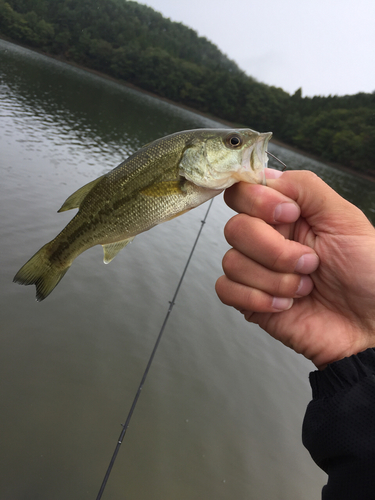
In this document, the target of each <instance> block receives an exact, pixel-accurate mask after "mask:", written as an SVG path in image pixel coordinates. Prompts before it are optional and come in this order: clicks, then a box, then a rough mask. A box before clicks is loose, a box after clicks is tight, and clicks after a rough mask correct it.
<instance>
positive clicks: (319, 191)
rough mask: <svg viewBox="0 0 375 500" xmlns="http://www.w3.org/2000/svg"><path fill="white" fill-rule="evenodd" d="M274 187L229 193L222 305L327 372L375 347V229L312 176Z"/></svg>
mask: <svg viewBox="0 0 375 500" xmlns="http://www.w3.org/2000/svg"><path fill="white" fill-rule="evenodd" d="M267 178H268V180H267V186H261V185H255V184H245V183H243V182H240V183H238V184H235V185H234V186H233V187H231V188H229V189H227V190H226V192H225V201H226V203H227V204H228V205H229V206H230V207H231V208H233V209H234V210H236V211H237V212H239V214H238V215H235V216H234V217H233V218H232V219H231V220H230V221H229V222H228V223H227V225H226V227H225V237H226V239H227V241H228V243H229V244H230V245H231V246H232V247H233V248H232V249H230V250H229V251H228V252H227V253H226V255H225V256H224V259H223V269H224V273H225V275H224V276H221V277H220V278H219V279H218V281H217V283H216V292H217V294H218V296H219V298H220V299H221V301H222V302H224V303H225V304H227V305H230V306H233V307H235V308H236V309H238V310H239V311H240V312H241V313H242V314H244V316H245V318H246V319H247V320H248V321H250V322H253V323H257V324H259V326H260V327H261V328H263V329H264V330H265V331H266V332H268V333H269V334H270V335H271V336H273V337H274V338H276V339H278V340H280V341H281V342H283V343H284V344H285V345H287V346H289V347H291V348H292V349H294V350H295V351H296V352H298V353H301V354H303V355H304V356H305V357H306V358H308V359H310V360H311V361H313V363H314V364H315V365H316V366H317V367H318V368H320V369H321V368H324V367H325V366H326V365H327V364H328V363H331V362H333V361H336V360H339V359H342V358H344V357H346V356H350V355H352V354H357V353H358V352H361V351H363V350H365V349H367V348H368V347H375V229H374V228H373V226H372V225H371V223H370V222H369V221H368V219H367V218H366V217H365V215H364V214H363V213H362V212H361V211H360V210H359V209H358V208H356V207H355V206H354V205H352V204H351V203H349V202H348V201H346V200H344V199H343V198H342V197H341V196H340V195H339V194H337V193H336V192H335V191H334V190H333V189H331V188H330V187H329V186H328V185H327V184H325V183H324V182H323V181H322V180H321V179H319V178H318V177H317V176H316V175H315V174H313V173H311V172H308V171H287V172H284V173H282V175H281V172H277V171H271V170H269V169H267Z"/></svg>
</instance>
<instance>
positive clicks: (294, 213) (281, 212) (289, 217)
mask: <svg viewBox="0 0 375 500" xmlns="http://www.w3.org/2000/svg"><path fill="white" fill-rule="evenodd" d="M300 213H301V211H300V209H299V207H298V205H296V204H295V203H291V202H284V203H279V204H278V205H277V206H276V208H275V213H274V219H275V222H295V221H296V220H297V219H298V217H299V216H300Z"/></svg>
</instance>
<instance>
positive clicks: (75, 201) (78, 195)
mask: <svg viewBox="0 0 375 500" xmlns="http://www.w3.org/2000/svg"><path fill="white" fill-rule="evenodd" d="M104 176H105V175H102V176H101V177H98V178H97V179H95V180H93V181H91V182H89V183H88V184H85V185H84V186H82V187H81V188H79V189H77V191H75V192H74V193H73V194H71V195H70V196H69V198H67V199H66V200H65V201H64V203H63V205H62V207H61V208H60V209H59V210H58V211H57V212H58V213H60V212H66V211H67V210H72V209H73V208H79V207H80V206H81V203H82V202H83V200H84V199H85V198H86V196H87V195H88V194H89V192H90V191H91V190H92V188H93V187H94V186H96V184H98V182H99V181H101V180H102V179H103V177H104Z"/></svg>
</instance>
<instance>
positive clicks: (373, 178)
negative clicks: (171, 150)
mask: <svg viewBox="0 0 375 500" xmlns="http://www.w3.org/2000/svg"><path fill="white" fill-rule="evenodd" d="M0 39H1V40H4V41H5V42H9V43H12V44H14V45H18V46H20V47H23V48H25V49H28V50H31V51H33V52H37V53H38V54H41V55H44V56H47V57H50V58H52V59H55V60H56V61H60V62H62V63H65V64H69V65H70V66H73V67H75V68H79V69H82V70H84V71H87V72H89V73H92V74H94V75H96V76H99V77H100V78H105V79H107V80H111V81H113V82H115V83H118V84H120V85H123V86H124V87H127V88H130V89H133V90H136V91H137V92H140V93H142V94H146V95H149V96H151V97H154V98H155V99H159V100H160V101H164V102H167V103H169V104H172V105H173V106H177V107H179V108H182V109H185V110H187V111H191V112H192V113H195V114H197V115H200V116H203V117H205V118H208V119H210V120H214V121H217V122H218V123H222V124H223V125H227V126H229V127H233V128H236V127H244V125H243V124H240V123H233V122H229V121H227V120H223V119H221V118H217V117H216V116H213V115H210V114H208V113H204V112H202V111H199V110H198V109H195V108H191V107H189V106H186V105H185V104H182V103H178V102H175V101H172V100H171V99H167V98H166V97H161V96H159V95H158V94H155V93H153V92H150V91H148V90H145V89H142V88H140V87H137V86H136V85H133V84H132V83H129V82H126V81H125V80H121V79H118V78H115V77H113V76H110V75H107V74H106V73H103V72H101V71H98V70H95V69H92V68H88V67H86V66H83V65H81V64H78V63H75V62H74V61H69V60H67V59H65V58H64V57H61V56H56V55H54V54H49V53H48V52H43V51H42V50H40V49H37V48H34V47H30V46H28V45H25V44H23V43H19V42H16V41H14V40H12V39H10V38H8V37H6V36H4V35H2V34H0ZM272 142H273V143H274V144H276V145H277V146H281V147H283V148H285V149H289V150H290V151H294V152H295V153H298V154H300V155H303V156H306V157H307V158H311V159H312V160H316V161H318V162H320V163H323V164H324V165H327V166H329V167H332V168H335V169H337V170H341V171H342V172H347V173H350V174H352V175H355V176H357V177H361V178H362V179H366V180H369V181H371V182H375V171H374V174H370V173H363V172H358V171H357V170H355V169H352V168H350V167H346V166H344V165H341V164H338V163H333V162H329V161H326V160H324V159H322V158H321V157H320V156H317V155H314V154H312V153H309V152H307V151H304V150H302V149H299V148H297V147H295V146H292V145H290V144H286V143H285V142H283V141H280V140H278V139H277V138H275V137H272Z"/></svg>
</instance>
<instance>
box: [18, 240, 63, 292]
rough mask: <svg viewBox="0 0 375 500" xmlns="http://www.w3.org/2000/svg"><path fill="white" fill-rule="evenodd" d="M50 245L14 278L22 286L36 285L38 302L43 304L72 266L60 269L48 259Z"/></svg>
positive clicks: (41, 250)
mask: <svg viewBox="0 0 375 500" xmlns="http://www.w3.org/2000/svg"><path fill="white" fill-rule="evenodd" d="M48 252H49V243H47V245H44V247H42V248H41V249H40V250H39V251H38V252H37V253H36V254H35V255H34V256H33V257H31V259H30V260H28V261H27V262H26V264H25V265H24V266H22V267H21V269H20V270H19V271H18V273H17V274H16V275H15V277H14V278H13V282H14V283H19V284H20V285H35V286H36V300H37V301H38V302H41V301H42V300H44V299H45V298H46V297H47V296H48V295H49V294H50V293H51V292H52V290H53V289H54V288H55V286H56V285H57V284H58V283H59V282H60V280H61V279H62V278H63V276H64V275H65V273H66V272H67V270H68V269H69V267H70V266H67V267H66V268H63V269H61V268H59V267H57V266H56V265H54V264H53V263H52V262H51V261H50V260H49V258H48Z"/></svg>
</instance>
